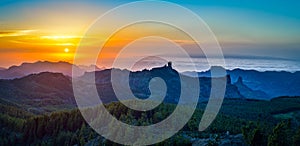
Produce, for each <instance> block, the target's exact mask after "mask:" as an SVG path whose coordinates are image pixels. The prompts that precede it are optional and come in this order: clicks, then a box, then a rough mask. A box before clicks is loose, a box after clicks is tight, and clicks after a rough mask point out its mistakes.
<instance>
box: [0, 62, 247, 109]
mask: <svg viewBox="0 0 300 146" xmlns="http://www.w3.org/2000/svg"><path fill="white" fill-rule="evenodd" d="M112 71H115V72H116V74H117V75H118V77H120V78H119V79H120V80H118V81H119V83H118V84H120V85H121V86H122V85H125V84H129V85H130V89H131V91H132V93H133V94H134V95H135V96H136V97H137V98H141V99H146V98H148V97H149V95H150V90H149V81H150V80H151V79H152V78H154V77H160V78H162V79H163V80H164V81H165V83H166V85H167V93H166V96H165V98H164V102H166V103H177V102H178V100H179V97H180V88H181V86H182V85H181V82H180V78H179V73H178V72H177V71H176V70H174V69H172V68H170V67H168V66H164V67H160V68H154V69H151V70H143V71H137V72H130V71H128V70H120V69H106V70H102V71H96V72H87V73H85V74H84V75H83V76H81V77H78V78H76V80H75V82H77V81H78V82H87V83H88V84H90V83H89V82H91V81H89V80H86V79H87V78H88V76H90V75H92V74H94V73H95V82H96V87H97V90H98V94H99V96H100V98H101V101H102V102H103V103H110V102H113V101H118V99H117V98H116V95H115V92H114V90H113V88H112V84H111V72H112ZM126 74H129V83H128V82H123V77H124V76H125V75H126ZM184 77H186V78H191V77H188V76H184ZM226 78H229V79H227V86H226V93H225V98H244V96H243V95H241V94H240V92H239V91H238V87H236V86H235V85H234V84H231V81H230V77H229V76H225V77H223V79H226ZM193 79H197V80H199V81H200V83H201V84H200V95H199V97H200V98H199V102H206V101H207V100H208V99H209V95H210V88H211V79H210V78H207V77H202V78H193ZM183 85H184V84H183ZM82 92H86V95H87V96H88V95H89V91H82ZM0 98H1V99H3V100H5V101H9V102H13V103H16V104H19V105H22V106H23V107H24V108H27V109H30V110H32V111H33V112H36V113H40V112H51V111H54V110H55V109H64V108H72V107H75V106H76V102H75V98H74V95H73V90H72V78H71V77H68V76H66V75H64V74H62V73H51V72H42V73H38V74H31V75H28V76H25V77H21V78H18V79H10V80H3V79H2V80H0Z"/></svg>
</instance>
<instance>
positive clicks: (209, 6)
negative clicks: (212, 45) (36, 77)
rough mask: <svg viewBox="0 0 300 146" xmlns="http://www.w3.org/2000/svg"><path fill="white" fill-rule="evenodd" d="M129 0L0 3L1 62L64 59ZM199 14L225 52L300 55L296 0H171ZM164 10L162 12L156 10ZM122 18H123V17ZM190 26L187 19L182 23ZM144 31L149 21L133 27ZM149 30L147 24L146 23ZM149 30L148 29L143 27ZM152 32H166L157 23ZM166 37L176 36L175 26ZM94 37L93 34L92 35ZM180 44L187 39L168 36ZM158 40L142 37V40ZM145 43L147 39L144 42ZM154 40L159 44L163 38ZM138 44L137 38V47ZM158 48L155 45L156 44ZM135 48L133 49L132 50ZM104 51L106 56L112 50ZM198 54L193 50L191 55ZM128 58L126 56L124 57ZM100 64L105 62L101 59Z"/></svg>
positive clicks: (295, 57) (69, 58) (124, 38)
mask: <svg viewBox="0 0 300 146" xmlns="http://www.w3.org/2000/svg"><path fill="white" fill-rule="evenodd" d="M128 2H132V1H127V0H118V1H114V0H109V1H108V0H107V1H105V0H101V1H88V0H87V1H58V0H57V1H56V0H53V1H38V0H28V1H22V0H20V1H10V0H2V1H1V2H0V67H9V66H12V65H19V64H21V63H23V62H35V61H38V60H42V61H43V60H44V61H45V60H46V61H67V62H70V63H72V62H73V57H74V52H75V51H76V48H77V46H78V43H79V42H80V40H81V38H82V37H83V35H84V33H85V31H86V30H87V29H88V28H89V26H90V25H91V24H92V23H93V22H94V20H95V19H96V18H98V17H99V16H101V15H102V14H104V13H105V12H106V11H108V10H110V9H112V8H114V7H117V6H119V5H121V4H125V3H128ZM169 2H173V3H176V4H179V5H181V6H183V7H186V8H188V9H190V10H192V11H193V12H194V13H196V14H198V15H199V16H200V17H201V18H202V19H203V20H204V21H205V22H206V23H207V24H208V26H209V27H210V28H211V30H212V32H213V33H214V34H215V36H216V37H217V39H218V41H219V43H220V45H221V47H222V50H223V53H224V54H225V56H226V55H227V56H261V57H273V58H284V59H291V60H300V56H299V54H300V35H299V34H300V10H299V7H300V2H299V1H296V0H295V1H293V0H291V1H288V2H287V1H282V0H273V1H267V0H251V1H250V0H248V1H245V0H227V1H223V0H215V1H211V0H201V1H178V0H170V1H169ZM161 13H163V12H161ZM122 19H126V18H122ZM186 25H191V24H186ZM137 27H140V29H138V30H145V32H146V33H145V34H147V31H146V30H147V29H149V25H144V26H137ZM150 30H151V27H150ZM148 31H149V30H148ZM153 31H154V32H155V31H157V32H170V31H171V30H170V29H168V28H164V27H160V29H159V30H153ZM172 31H174V32H172V33H170V35H169V36H176V35H174V34H176V33H177V32H176V30H172ZM136 34H137V33H135V29H134V28H133V29H130V28H129V29H128V30H127V32H125V33H124V35H122V37H120V38H118V39H116V40H115V41H112V42H113V43H110V44H109V45H110V46H108V49H110V50H113V49H111V48H114V47H116V46H120V44H122V43H123V42H124V41H127V42H130V41H131V40H130V39H133V38H135V35H136ZM95 39H97V38H95ZM172 39H174V41H176V42H180V43H182V44H184V45H185V46H190V48H192V47H193V46H192V45H191V44H190V41H189V40H188V39H186V38H176V37H173V38H172ZM154 41H157V40H153V39H148V40H144V45H147V44H150V45H153V43H151V42H154ZM149 42H150V43H149ZM156 44H162V46H164V45H163V42H160V43H157V42H156ZM142 46H143V43H142V45H141V43H139V46H137V47H139V48H140V47H142ZM156 47H159V46H156ZM133 50H134V49H133ZM113 52H114V51H112V52H109V51H108V52H107V53H108V54H106V55H105V57H106V58H112V57H115V56H116V54H113ZM133 52H134V51H133ZM197 55H200V56H201V54H197V53H196V52H195V56H197ZM129 57H130V56H129ZM104 65H105V64H104Z"/></svg>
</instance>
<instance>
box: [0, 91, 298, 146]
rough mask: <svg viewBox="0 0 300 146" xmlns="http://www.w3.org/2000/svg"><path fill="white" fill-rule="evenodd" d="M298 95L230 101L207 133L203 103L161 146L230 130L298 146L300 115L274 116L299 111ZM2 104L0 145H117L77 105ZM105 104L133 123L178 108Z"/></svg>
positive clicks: (254, 139)
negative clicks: (35, 108)
mask: <svg viewBox="0 0 300 146" xmlns="http://www.w3.org/2000/svg"><path fill="white" fill-rule="evenodd" d="M299 99H300V98H299V97H295V98H277V99H274V100H272V101H254V100H251V101H248V100H225V101H224V105H223V107H222V109H221V113H220V114H218V116H217V118H216V119H215V120H214V122H213V123H212V124H211V126H210V127H208V129H206V130H205V131H204V132H198V125H199V122H200V120H201V117H202V114H203V108H204V106H203V104H200V105H199V108H198V109H197V110H196V111H195V113H194V115H193V117H192V118H191V119H190V120H189V122H188V123H187V124H186V126H185V127H184V128H183V129H182V130H181V131H180V132H179V133H177V134H176V135H174V136H173V137H171V138H169V139H167V140H165V141H163V142H161V143H158V144H156V145H191V144H192V142H193V140H195V139H200V138H209V137H212V140H210V141H209V144H210V145H217V144H218V141H219V140H220V136H222V135H225V133H230V134H231V135H235V134H240V133H242V134H243V136H244V140H245V142H246V143H247V144H249V145H272V146H273V145H295V146H296V145H299V143H300V124H299V121H300V120H299V118H297V116H296V117H293V118H290V119H289V120H282V118H278V117H276V116H274V115H278V114H284V113H290V112H294V113H299V112H297V109H298V107H297V106H296V104H297V103H298V102H299V101H300V100H299ZM282 104H284V105H285V106H283V105H282ZM299 105H300V104H298V106H299ZM0 106H1V107H3V108H2V109H1V113H0V126H1V129H0V145H24V144H32V145H74V144H78V145H84V144H87V143H88V144H93V145H104V144H106V145H116V144H114V143H112V142H110V141H109V140H106V139H104V138H103V137H101V136H99V135H98V134H97V133H96V132H95V131H93V130H92V129H91V128H90V127H89V126H88V125H87V124H86V123H85V121H84V119H83V118H82V116H81V113H80V112H79V110H77V109H73V110H66V111H58V112H52V113H50V114H47V113H45V114H41V115H35V114H33V113H30V112H26V111H25V110H24V109H22V108H21V107H19V106H16V105H12V104H10V103H6V102H4V101H2V102H1V103H0ZM105 106H106V109H108V111H109V112H110V113H111V114H113V115H114V116H115V117H116V118H117V119H119V120H121V121H123V122H124V123H128V124H131V125H150V124H153V123H158V122H160V121H161V120H163V119H165V118H166V117H167V116H169V115H170V114H171V113H172V112H173V110H174V109H175V107H176V105H173V104H166V103H163V104H161V105H160V106H158V107H157V108H155V109H154V110H151V111H147V112H139V111H133V110H131V109H128V108H126V107H125V106H124V105H122V104H121V103H119V102H114V103H110V104H107V105H105ZM88 110H89V109H87V112H89V111H88ZM295 115H297V114H295ZM270 119H271V121H270ZM118 135H120V136H122V134H117V136H118ZM212 135H213V136H212Z"/></svg>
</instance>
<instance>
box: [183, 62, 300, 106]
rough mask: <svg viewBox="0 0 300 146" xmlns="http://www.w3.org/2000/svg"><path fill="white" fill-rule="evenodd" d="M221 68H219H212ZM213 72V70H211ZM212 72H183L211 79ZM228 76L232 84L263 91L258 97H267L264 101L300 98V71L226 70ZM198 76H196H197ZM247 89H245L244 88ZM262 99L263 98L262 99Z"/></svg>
mask: <svg viewBox="0 0 300 146" xmlns="http://www.w3.org/2000/svg"><path fill="white" fill-rule="evenodd" d="M214 68H219V67H212V69H214ZM210 70H211V69H210ZM210 70H208V71H204V72H183V74H185V75H187V76H192V77H196V76H197V77H210V76H211V72H210ZM226 72H227V75H230V77H231V83H233V84H234V83H236V82H237V84H236V85H237V86H238V85H239V83H238V82H241V81H242V82H243V84H244V85H246V86H247V87H248V88H250V89H251V90H254V91H259V92H261V91H263V92H265V93H266V95H267V96H265V95H264V94H260V93H257V94H255V95H256V96H257V97H258V96H260V95H262V96H265V97H264V98H263V99H268V100H269V99H271V98H274V97H279V96H299V95H300V86H299V85H300V71H297V72H286V71H264V72H260V71H256V70H243V69H233V70H226ZM195 75H196V76H195ZM244 89H245V88H244ZM260 98H261V97H260Z"/></svg>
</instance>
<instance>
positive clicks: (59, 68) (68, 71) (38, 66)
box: [0, 61, 105, 79]
mask: <svg viewBox="0 0 300 146" xmlns="http://www.w3.org/2000/svg"><path fill="white" fill-rule="evenodd" d="M72 67H73V68H74V69H75V70H76V74H74V75H73V77H79V76H82V75H83V74H84V73H85V72H89V71H94V70H95V71H99V70H103V69H105V68H99V67H97V66H96V65H90V66H84V65H79V66H77V65H73V64H70V63H68V62H62V61H60V62H49V61H38V62H34V63H22V64H21V65H20V66H11V67H9V68H8V69H5V68H0V79H15V78H21V77H24V76H27V75H30V74H36V73H41V72H53V73H62V74H64V75H66V76H72Z"/></svg>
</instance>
